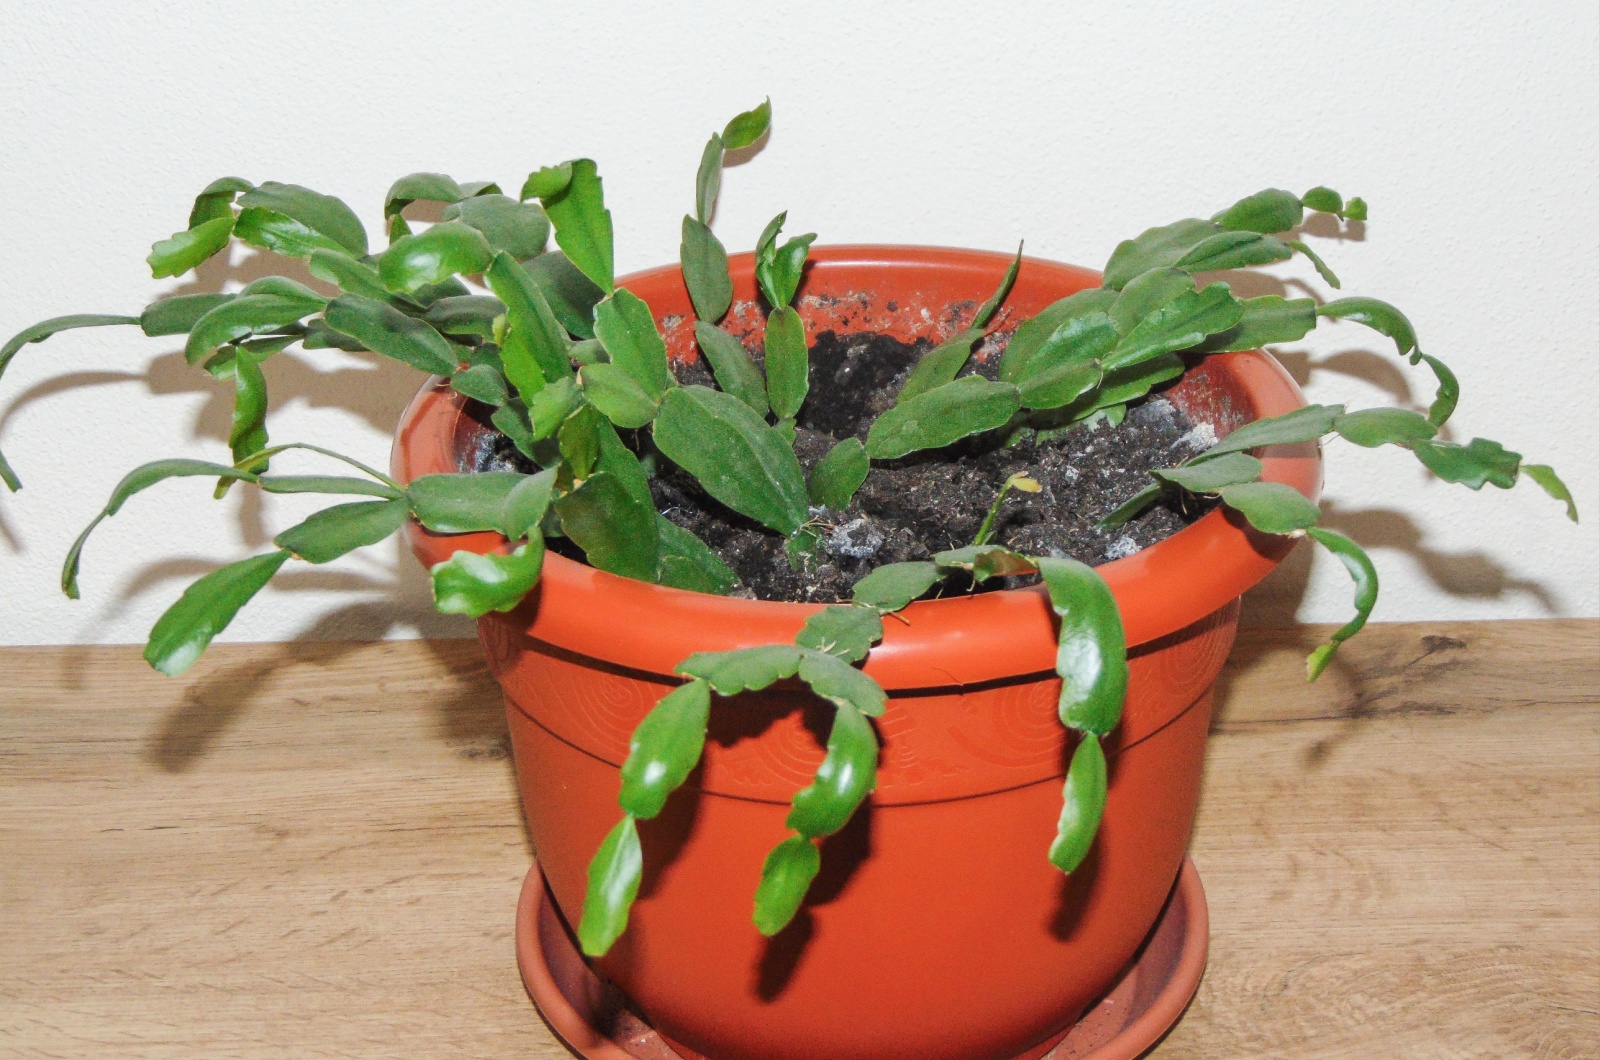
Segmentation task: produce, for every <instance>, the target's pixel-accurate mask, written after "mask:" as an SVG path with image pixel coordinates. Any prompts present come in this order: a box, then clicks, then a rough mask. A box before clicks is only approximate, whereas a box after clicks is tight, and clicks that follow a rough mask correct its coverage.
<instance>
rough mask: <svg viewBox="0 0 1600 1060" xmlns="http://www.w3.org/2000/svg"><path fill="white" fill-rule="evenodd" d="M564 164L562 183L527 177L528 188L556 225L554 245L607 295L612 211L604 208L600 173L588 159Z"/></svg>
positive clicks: (610, 276)
mask: <svg viewBox="0 0 1600 1060" xmlns="http://www.w3.org/2000/svg"><path fill="white" fill-rule="evenodd" d="M565 165H566V166H567V167H568V168H567V170H566V176H567V179H566V181H565V183H562V182H560V181H559V180H557V179H550V180H547V181H543V182H535V180H534V177H529V178H528V181H529V185H530V188H531V190H532V191H533V193H534V194H535V195H537V196H538V197H539V201H540V202H541V203H543V204H544V212H545V214H546V215H548V216H549V218H550V223H551V224H552V225H554V226H555V231H556V245H557V246H559V247H560V248H561V250H562V251H563V252H564V253H565V254H566V256H567V258H568V259H569V260H570V261H571V262H572V264H574V265H576V266H577V267H578V271H580V272H582V273H583V274H584V275H585V276H587V277H588V278H589V280H590V281H591V282H593V283H594V285H595V286H596V287H598V288H600V290H601V292H602V293H604V294H610V293H611V292H612V290H613V276H614V275H615V270H614V266H613V264H612V234H611V211H610V210H608V209H606V205H605V194H604V191H603V189H602V187H601V184H600V171H599V169H598V168H597V167H596V166H595V164H594V163H593V162H592V161H590V160H589V159H587V158H579V159H574V160H573V161H571V162H568V163H566V164H565ZM541 172H545V171H541ZM535 176H538V174H535ZM528 190H530V189H524V194H523V198H527V197H528V196H527V191H528Z"/></svg>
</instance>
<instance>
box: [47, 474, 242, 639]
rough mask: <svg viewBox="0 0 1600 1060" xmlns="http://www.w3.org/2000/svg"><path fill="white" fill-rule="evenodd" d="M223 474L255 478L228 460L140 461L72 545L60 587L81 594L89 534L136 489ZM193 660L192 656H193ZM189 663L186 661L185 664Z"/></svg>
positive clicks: (234, 477)
mask: <svg viewBox="0 0 1600 1060" xmlns="http://www.w3.org/2000/svg"><path fill="white" fill-rule="evenodd" d="M197 476H200V477H205V478H222V479H241V480H243V481H246V482H250V481H254V480H255V477H256V476H255V475H254V474H253V473H252V472H249V471H244V470H241V469H239V468H235V467H230V466H228V465H227V464H216V463H212V462H211V461H209V460H189V459H181V458H180V459H175V460H153V461H151V462H150V463H148V464H141V465H140V466H139V467H136V468H134V469H133V470H132V471H130V472H128V473H127V474H126V475H124V476H123V478H122V481H121V482H119V483H117V485H116V488H115V489H113V490H112V491H111V498H110V499H109V500H107V501H106V504H105V507H104V508H102V509H101V510H100V514H99V515H96V516H95V517H94V519H93V520H92V521H91V522H90V523H89V525H88V526H86V527H84V529H83V532H82V533H81V534H79V535H78V538H77V540H76V541H74V542H73V543H72V547H71V548H70V549H69V550H68V551H67V559H66V562H65V563H64V564H63V565H62V568H61V591H62V592H64V593H66V594H67V596H68V597H70V598H71V599H74V600H76V599H77V598H78V565H79V561H80V558H81V557H82V555H83V546H84V544H85V543H87V542H88V540H89V535H90V534H92V533H94V529H95V527H97V526H99V525H100V524H101V523H102V522H104V521H105V520H107V519H109V518H111V517H112V516H113V515H116V514H117V512H118V511H120V510H121V509H122V506H123V505H124V504H126V503H127V502H128V499H129V498H131V497H132V496H133V495H134V494H136V493H141V492H143V491H144V490H147V489H149V488H150V487H151V486H154V485H156V484H157V483H160V482H165V481H166V480H168V479H172V478H194V477H197ZM190 661H191V662H192V661H193V660H190ZM185 666H187V663H186V664H185Z"/></svg>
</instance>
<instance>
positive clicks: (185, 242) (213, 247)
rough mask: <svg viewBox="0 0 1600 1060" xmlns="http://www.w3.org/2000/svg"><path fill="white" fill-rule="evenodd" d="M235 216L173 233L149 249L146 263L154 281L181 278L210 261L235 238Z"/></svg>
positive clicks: (202, 223) (213, 220) (219, 218)
mask: <svg viewBox="0 0 1600 1060" xmlns="http://www.w3.org/2000/svg"><path fill="white" fill-rule="evenodd" d="M233 224H234V219H233V212H232V211H231V210H230V211H229V212H228V214H227V216H225V217H214V218H212V219H211V220H209V221H203V222H201V223H200V224H198V225H196V226H194V227H193V228H188V229H185V230H184V231H182V232H174V233H172V235H171V236H170V237H168V238H166V239H162V240H159V241H158V242H156V244H155V245H154V246H152V247H151V248H150V255H149V257H147V258H145V262H146V263H147V264H149V266H150V276H151V278H152V279H156V280H160V279H164V278H166V277H168V276H182V275H183V274H184V273H186V272H188V271H189V270H190V269H192V268H194V267H195V266H196V265H199V264H200V263H201V262H203V261H205V260H206V259H207V258H210V257H211V256H212V255H214V254H216V253H217V252H218V251H220V250H222V248H223V247H225V246H227V245H228V241H229V240H231V239H232V238H233Z"/></svg>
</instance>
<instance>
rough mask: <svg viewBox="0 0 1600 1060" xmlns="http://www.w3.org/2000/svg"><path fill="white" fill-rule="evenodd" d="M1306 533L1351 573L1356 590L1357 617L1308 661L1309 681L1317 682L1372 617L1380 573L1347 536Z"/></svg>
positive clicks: (1320, 531) (1323, 531) (1315, 531)
mask: <svg viewBox="0 0 1600 1060" xmlns="http://www.w3.org/2000/svg"><path fill="white" fill-rule="evenodd" d="M1306 534H1307V535H1308V536H1309V537H1310V538H1311V539H1312V540H1313V541H1315V542H1317V544H1319V545H1321V546H1322V547H1323V548H1326V549H1327V550H1328V551H1329V552H1332V553H1333V554H1334V555H1335V556H1337V557H1338V558H1339V562H1341V563H1343V564H1344V567H1345V570H1347V571H1349V572H1350V579H1351V580H1352V581H1353V582H1355V590H1356V617H1355V618H1353V619H1351V620H1350V621H1349V622H1346V623H1345V624H1344V625H1343V626H1341V627H1339V628H1338V629H1337V630H1335V631H1334V634H1333V636H1332V637H1330V638H1329V640H1328V643H1327V644H1324V645H1322V646H1321V647H1319V648H1317V649H1316V650H1315V651H1313V652H1312V653H1311V654H1310V656H1309V657H1307V659H1306V680H1307V681H1315V680H1316V679H1317V678H1318V677H1321V676H1322V671H1323V670H1325V669H1327V667H1328V662H1329V660H1331V659H1332V658H1333V653H1334V652H1335V651H1336V650H1337V649H1338V647H1339V645H1341V644H1343V643H1344V642H1345V641H1347V640H1349V639H1350V638H1351V637H1353V636H1355V635H1356V634H1357V633H1359V632H1361V627H1363V626H1365V625H1366V624H1367V619H1368V618H1369V617H1371V615H1372V609H1373V607H1374V606H1376V605H1377V603H1378V570H1377V568H1376V567H1374V566H1373V565H1372V560H1371V559H1369V558H1368V557H1367V554H1366V552H1364V551H1363V550H1362V548H1361V546H1360V545H1358V544H1356V543H1355V542H1354V541H1352V540H1350V539H1349V538H1348V537H1345V536H1344V535H1343V534H1341V533H1338V532H1337V531H1334V530H1328V529H1325V528H1323V527H1317V526H1313V527H1309V528H1307V530H1306Z"/></svg>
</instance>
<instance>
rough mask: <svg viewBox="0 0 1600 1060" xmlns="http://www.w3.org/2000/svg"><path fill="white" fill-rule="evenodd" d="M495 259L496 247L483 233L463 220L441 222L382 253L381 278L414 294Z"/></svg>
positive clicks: (482, 267) (394, 288)
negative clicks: (432, 284) (420, 289)
mask: <svg viewBox="0 0 1600 1060" xmlns="http://www.w3.org/2000/svg"><path fill="white" fill-rule="evenodd" d="M492 260H494V249H493V248H492V247H490V246H489V241H488V240H487V239H485V238H484V237H483V233H482V232H480V231H478V230H477V229H476V228H473V227H472V226H471V225H467V224H463V223H461V222H460V221H441V222H440V223H439V224H436V225H430V226H429V227H428V230H427V231H425V232H420V233H418V234H416V235H410V236H404V237H402V238H400V239H398V240H396V241H395V242H394V243H392V244H390V245H389V249H388V250H385V251H384V252H383V253H382V254H380V255H378V279H379V281H380V282H381V283H382V284H383V285H384V286H385V287H387V288H388V289H389V290H391V291H397V292H399V293H401V294H411V293H412V292H414V291H416V290H417V288H419V287H424V286H426V285H428V284H431V283H438V282H440V281H441V280H445V279H448V278H449V277H451V276H455V275H456V274H458V273H459V274H461V275H471V274H474V273H480V272H482V271H484V270H485V269H487V268H488V267H489V262H490V261H492Z"/></svg>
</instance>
